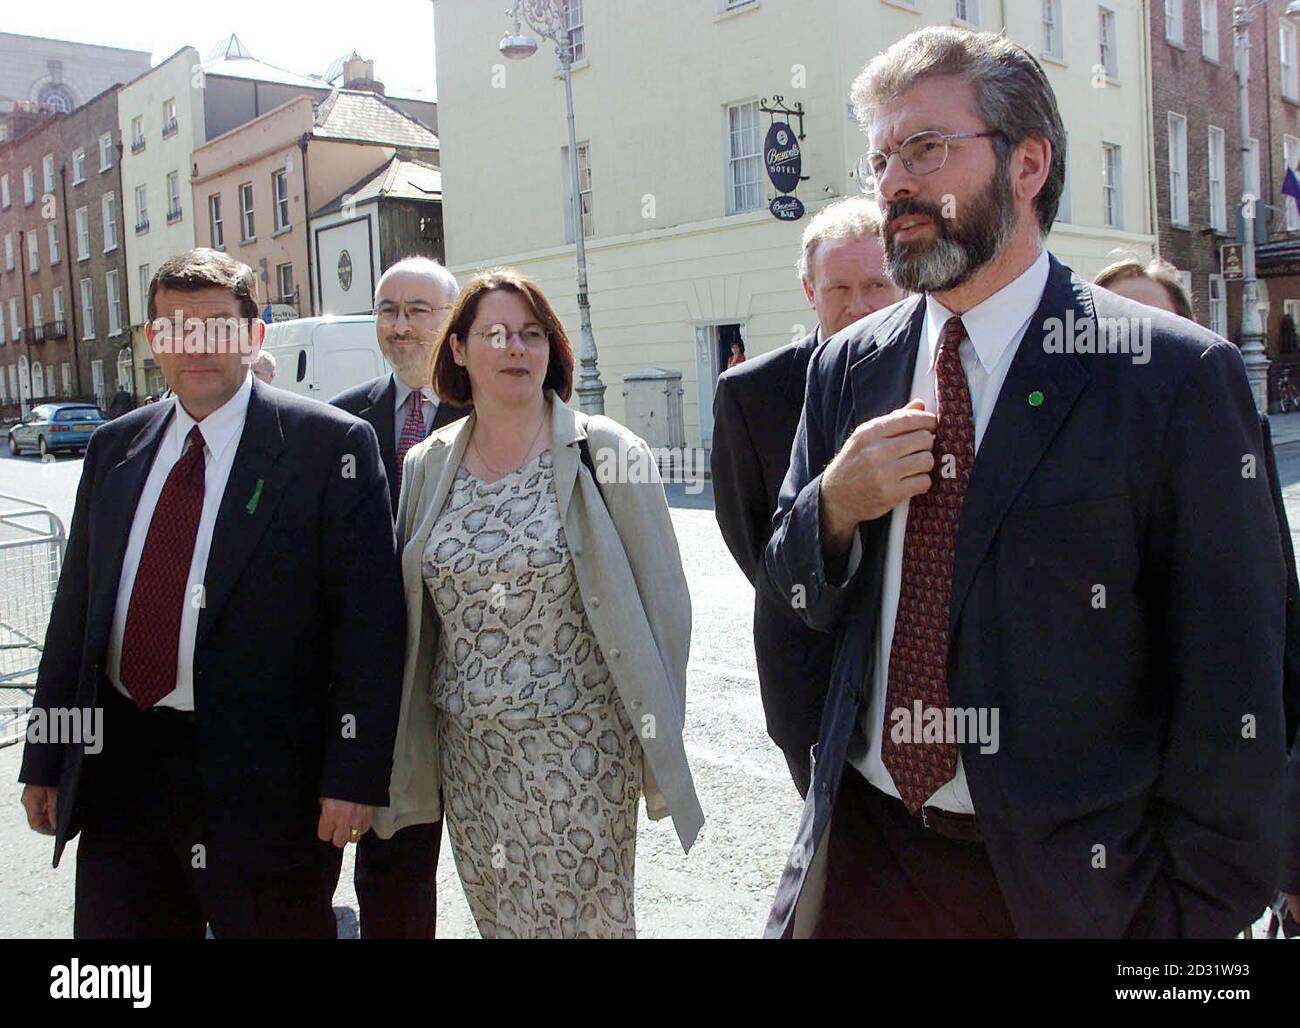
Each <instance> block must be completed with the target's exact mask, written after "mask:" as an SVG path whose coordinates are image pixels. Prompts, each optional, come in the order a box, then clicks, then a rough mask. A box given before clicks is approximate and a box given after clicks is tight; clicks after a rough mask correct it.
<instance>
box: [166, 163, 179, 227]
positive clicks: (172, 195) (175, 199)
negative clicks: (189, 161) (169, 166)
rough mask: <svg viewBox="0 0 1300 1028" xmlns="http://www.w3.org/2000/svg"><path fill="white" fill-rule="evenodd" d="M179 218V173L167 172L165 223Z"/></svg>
mask: <svg viewBox="0 0 1300 1028" xmlns="http://www.w3.org/2000/svg"><path fill="white" fill-rule="evenodd" d="M180 220H181V173H180V172H179V171H169V172H167V223H168V224H169V225H170V224H171V223H172V222H175V221H180Z"/></svg>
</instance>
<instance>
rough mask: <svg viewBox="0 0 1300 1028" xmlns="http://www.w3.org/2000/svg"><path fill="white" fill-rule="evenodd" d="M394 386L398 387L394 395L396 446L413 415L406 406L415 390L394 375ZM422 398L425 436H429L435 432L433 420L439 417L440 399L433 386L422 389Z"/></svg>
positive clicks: (421, 407)
mask: <svg viewBox="0 0 1300 1028" xmlns="http://www.w3.org/2000/svg"><path fill="white" fill-rule="evenodd" d="M393 385H395V386H396V387H397V392H396V393H395V394H394V395H393V445H394V446H396V445H397V443H398V442H399V441H400V440H401V438H402V428H403V426H404V425H405V424H406V418H407V416H408V415H409V414H410V413H411V412H410V409H409V408H408V407H407V406H406V398H407V397H408V396H410V395H411V393H413V392H414V390H413V389H412V388H411V387H410V386H409V385H407V384H406V383H405V382H403V381H402V380H401V379H400V378H398V377H397V376H396V375H393ZM420 396H421V397H422V398H423V402H422V403H421V405H420V411H421V413H422V414H423V415H424V434H425V435H426V436H427V435H428V434H429V433H430V432H432V431H433V419H434V418H435V417H437V415H438V398H437V397H436V396H435V395H434V394H433V386H431V385H427V386H424V387H422V388H421V389H420Z"/></svg>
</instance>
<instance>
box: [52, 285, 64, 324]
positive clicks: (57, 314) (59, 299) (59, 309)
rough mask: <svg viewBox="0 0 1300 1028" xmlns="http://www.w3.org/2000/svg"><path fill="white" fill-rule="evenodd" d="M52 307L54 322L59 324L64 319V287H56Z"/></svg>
mask: <svg viewBox="0 0 1300 1028" xmlns="http://www.w3.org/2000/svg"><path fill="white" fill-rule="evenodd" d="M51 306H52V307H53V315H54V322H55V324H59V323H60V322H62V321H63V318H64V309H63V287H62V286H55V287H54V303H53V304H52V305H51Z"/></svg>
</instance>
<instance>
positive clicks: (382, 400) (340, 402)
mask: <svg viewBox="0 0 1300 1028" xmlns="http://www.w3.org/2000/svg"><path fill="white" fill-rule="evenodd" d="M396 400H397V385H396V383H395V382H394V381H393V375H392V372H389V373H388V374H387V375H380V376H379V377H378V378H375V379H371V380H370V381H369V382H362V383H361V385H359V386H353V387H352V388H351V389H345V390H344V391H343V392H341V393H339V394H338V396H336V397H334V399H332V400H330V404H331V405H332V406H335V407H338V408H339V409H341V410H345V411H347V412H348V413H349V414H355V415H356V416H357V417H359V418H361V419H362V420H363V421H368V422H369V423H370V427H371V428H373V429H374V430H375V435H377V436H378V437H379V452H380V454H382V455H383V458H384V472H385V474H386V475H387V476H388V482H389V484H390V486H391V484H392V483H393V482H396V481H397V439H396V437H395V436H394V434H393V417H394V415H395V413H396V411H395V409H394V406H395V404H396ZM469 412H470V408H469V407H457V406H454V405H453V404H450V403H441V402H440V403H439V404H438V409H437V411H436V412H435V413H434V416H433V424H432V425H430V426H428V429H429V432H433V431H434V430H435V429H438V428H442V426H443V425H450V424H451V423H452V422H453V421H459V420H460V419H461V418H463V417H465V416H466V415H468V414H469ZM389 498H390V499H391V501H392V512H393V518H394V519H396V517H397V490H396V489H392V488H390V489H389Z"/></svg>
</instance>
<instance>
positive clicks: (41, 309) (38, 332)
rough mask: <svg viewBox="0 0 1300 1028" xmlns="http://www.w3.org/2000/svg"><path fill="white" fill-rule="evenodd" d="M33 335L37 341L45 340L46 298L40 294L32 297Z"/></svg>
mask: <svg viewBox="0 0 1300 1028" xmlns="http://www.w3.org/2000/svg"><path fill="white" fill-rule="evenodd" d="M32 334H33V335H35V336H36V338H37V339H44V338H45V298H44V297H43V296H41V294H40V293H35V294H34V295H33V296H32Z"/></svg>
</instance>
